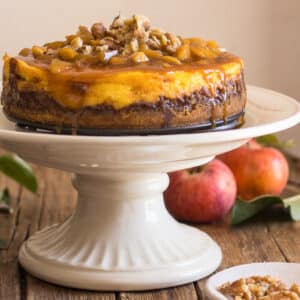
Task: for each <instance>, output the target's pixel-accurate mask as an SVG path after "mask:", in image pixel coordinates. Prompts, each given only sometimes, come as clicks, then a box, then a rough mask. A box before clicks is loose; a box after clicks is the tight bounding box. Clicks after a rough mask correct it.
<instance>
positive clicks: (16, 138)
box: [0, 86, 300, 291]
mask: <svg viewBox="0 0 300 300" xmlns="http://www.w3.org/2000/svg"><path fill="white" fill-rule="evenodd" d="M248 99H249V101H248V104H247V107H246V115H245V123H244V125H243V126H242V127H241V128H238V129H231V130H227V131H215V132H201V133H197V132H194V131H193V132H192V133H185V134H171V135H148V136H113V137H109V136H72V135H57V134H49V133H38V132H30V131H24V130H22V129H19V128H16V127H15V125H14V124H13V123H11V122H9V121H7V119H6V118H5V117H4V116H3V115H0V146H1V147H3V148H6V149H7V150H10V151H13V152H16V153H18V154H19V155H20V156H22V157H23V158H24V159H26V160H28V161H31V162H34V163H36V164H41V165H44V166H48V167H53V168H57V169H62V170H65V171H69V172H72V173H74V174H75V175H74V176H73V185H74V187H75V188H76V189H77V191H78V204H77V207H76V209H75V211H74V213H73V214H72V216H70V217H69V218H68V219H67V220H66V221H65V222H64V223H62V224H56V225H53V226H50V227H47V228H45V229H43V230H42V231H40V232H37V233H36V234H34V235H33V236H31V237H30V238H29V239H28V240H27V241H26V242H25V243H24V244H23V246H22V248H21V250H20V254H19V260H20V263H21V264H22V266H23V267H24V268H25V269H26V270H27V271H28V272H30V273H32V274H33V275H35V276H37V277H39V278H42V279H44V280H47V281H50V282H53V283H57V284H61V285H65V286H70V287H75V288H84V289H91V290H115V291H116V290H117V291H118V290H119V291H125V290H146V289H157V288H162V287H169V286H174V285H179V284H184V283H187V282H191V281H194V280H197V279H200V278H202V277H205V276H207V275H209V274H211V273H212V272H213V271H214V270H216V268H217V267H218V266H219V264H220V262H221V256H222V255H221V250H220V248H219V247H218V245H217V244H216V243H215V242H214V241H213V240H212V239H211V238H210V237H209V236H208V235H207V234H205V233H204V232H201V231H200V230H198V229H196V228H193V227H190V226H187V225H184V224H181V223H178V222H177V221H175V220H174V219H173V218H172V217H171V216H170V215H169V213H168V212H167V210H166V208H165V206H164V203H163V194H162V193H163V191H164V190H165V189H166V188H167V186H168V176H167V172H170V171H174V170H178V169H183V168H189V167H194V166H198V165H201V164H204V163H206V162H208V161H210V160H211V159H212V158H213V157H214V156H215V155H217V154H220V153H223V152H225V151H228V150H231V149H234V148H237V147H239V146H241V145H242V144H244V143H246V142H247V140H248V139H250V138H251V137H255V136H259V135H264V134H268V133H272V132H276V131H280V130H284V129H286V128H289V127H291V126H294V125H296V124H297V123H299V122H300V105H299V104H298V103H297V102H296V101H295V100H293V99H291V98H289V97H287V96H284V95H281V94H278V93H275V92H272V91H269V90H265V89H261V88H257V87H251V86H249V87H248ZM53 201H55V199H53Z"/></svg>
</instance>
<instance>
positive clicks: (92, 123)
mask: <svg viewBox="0 0 300 300" xmlns="http://www.w3.org/2000/svg"><path fill="white" fill-rule="evenodd" d="M1 102H2V106H3V110H4V113H5V115H6V116H7V117H8V118H9V119H11V120H14V121H15V122H17V123H21V124H22V123H24V124H35V126H39V127H41V128H43V127H47V126H55V127H59V128H62V129H63V128H74V129H114V130H122V129H126V130H131V129H132V130H136V129H138V130H139V129H142V130H143V129H160V128H185V127H189V126H197V125H201V124H210V125H211V126H212V127H213V126H214V124H216V123H218V122H219V121H222V122H223V123H226V121H227V120H230V118H231V117H232V116H236V115H242V114H243V112H244V109H245V105H246V87H245V82H244V75H243V61H242V59H241V58H240V57H238V56H236V55H233V54H230V53H228V52H227V51H226V50H225V49H223V48H221V47H219V45H218V44H217V43H216V42H215V41H213V40H208V41H206V40H203V39H201V38H184V37H181V36H178V35H174V34H171V33H169V32H166V31H164V30H161V29H156V28H153V27H151V25H150V22H149V20H148V18H146V17H144V16H139V15H134V16H133V17H131V18H129V19H123V18H122V17H121V16H117V17H116V18H115V19H114V20H113V22H112V24H111V25H110V26H109V27H105V26H104V25H103V23H101V22H98V23H95V24H93V25H92V26H91V28H88V27H85V26H79V29H78V31H77V32H76V33H75V34H72V35H68V36H66V38H65V39H63V40H61V41H54V42H49V43H46V44H45V45H43V46H36V45H35V46H32V47H31V48H24V49H22V50H21V51H20V52H19V54H18V55H17V56H9V55H7V54H6V55H5V56H4V68H3V89H2V95H1Z"/></svg>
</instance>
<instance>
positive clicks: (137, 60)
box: [19, 15, 223, 71]
mask: <svg viewBox="0 0 300 300" xmlns="http://www.w3.org/2000/svg"><path fill="white" fill-rule="evenodd" d="M222 54H223V53H222V51H221V49H220V48H219V46H218V44H217V43H216V42H215V41H204V40H203V39H200V38H189V39H183V38H181V37H180V36H177V35H174V34H171V33H169V32H165V31H163V30H159V29H155V28H152V27H151V26H150V21H149V20H148V18H146V17H144V16H138V15H134V16H132V17H131V18H129V19H123V18H122V17H121V16H117V17H116V18H115V19H114V20H113V22H112V24H111V25H110V26H109V28H106V27H105V26H104V25H103V23H101V22H97V23H95V24H93V25H92V26H91V29H89V28H88V27H85V26H79V29H78V31H77V32H76V34H73V35H68V36H67V37H66V39H65V40H64V41H54V42H50V43H46V44H45V45H44V46H42V47H40V46H33V47H32V48H31V49H28V48H25V49H23V50H21V51H20V53H19V55H20V56H22V58H23V57H24V58H25V57H26V61H27V62H28V63H30V64H33V65H39V66H44V67H47V66H48V69H49V70H50V71H52V70H57V68H56V67H53V63H54V64H57V63H58V62H57V60H60V61H62V62H68V63H71V67H72V68H73V69H74V70H77V71H78V70H81V69H89V68H90V69H102V68H106V66H108V67H111V66H114V65H122V66H125V65H127V66H133V65H138V64H143V65H144V66H145V65H149V66H153V65H155V66H160V67H170V66H178V65H181V64H191V63H193V62H197V64H201V63H202V62H203V63H206V62H205V61H206V60H211V59H216V58H218V57H219V56H222ZM53 61H54V62H53ZM61 65H63V63H62V64H61ZM59 69H61V68H59ZM67 69H70V68H69V67H68V68H67Z"/></svg>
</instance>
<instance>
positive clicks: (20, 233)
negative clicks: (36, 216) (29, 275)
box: [0, 175, 30, 300]
mask: <svg viewBox="0 0 300 300" xmlns="http://www.w3.org/2000/svg"><path fill="white" fill-rule="evenodd" d="M4 187H8V188H9V191H10V194H11V197H12V200H11V207H12V208H13V213H12V214H10V215H7V214H0V227H1V232H0V239H1V241H2V242H1V249H0V299H13V300H14V299H21V293H22V284H21V275H20V270H19V266H18V263H17V258H16V256H17V253H18V249H19V247H20V245H21V244H22V242H23V241H24V240H25V239H26V237H27V232H28V223H27V222H26V218H25V216H26V214H27V212H26V210H27V208H25V209H24V207H23V204H22V203H21V199H20V188H19V186H18V185H17V184H16V183H14V182H13V181H12V180H10V179H8V178H6V177H5V176H4V175H1V176H0V188H4ZM29 210H30V208H29Z"/></svg>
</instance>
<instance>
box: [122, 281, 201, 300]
mask: <svg viewBox="0 0 300 300" xmlns="http://www.w3.org/2000/svg"><path fill="white" fill-rule="evenodd" d="M118 298H119V300H177V299H178V300H179V299H180V300H197V299H198V297H197V293H196V290H195V287H194V285H193V284H188V285H184V286H179V287H175V288H170V289H163V290H157V291H149V292H138V293H120V295H119V297H118Z"/></svg>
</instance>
